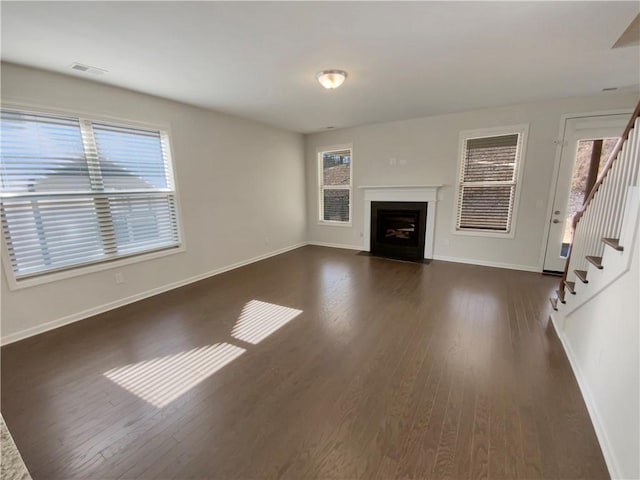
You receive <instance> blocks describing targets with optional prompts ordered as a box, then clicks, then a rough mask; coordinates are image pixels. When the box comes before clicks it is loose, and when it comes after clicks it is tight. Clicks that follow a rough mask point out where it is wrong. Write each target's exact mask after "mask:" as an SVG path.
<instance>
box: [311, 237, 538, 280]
mask: <svg viewBox="0 0 640 480" xmlns="http://www.w3.org/2000/svg"><path fill="white" fill-rule="evenodd" d="M307 245H317V246H319V247H330V248H346V249H348V250H364V249H363V248H362V245H345V244H342V243H328V242H317V241H309V242H307ZM433 259H434V260H442V261H445V262H455V263H465V264H468V265H480V266H483V267H496V268H508V269H509V270H523V271H525V272H536V273H540V272H541V271H542V270H541V269H540V268H539V267H538V266H534V265H516V264H512V263H500V262H487V261H484V260H474V259H470V258H460V257H447V256H444V255H434V257H433Z"/></svg>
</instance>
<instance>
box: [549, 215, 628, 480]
mask: <svg viewBox="0 0 640 480" xmlns="http://www.w3.org/2000/svg"><path fill="white" fill-rule="evenodd" d="M635 223H636V226H635V228H636V232H637V229H638V224H640V216H637V215H636V219H635ZM624 247H625V251H626V252H628V253H629V254H630V255H631V256H632V257H631V259H630V268H629V270H628V271H626V272H625V273H624V274H623V275H622V276H620V277H618V278H617V279H616V280H615V281H613V282H612V283H609V284H608V286H607V287H606V288H604V289H603V290H601V291H600V292H599V293H597V294H596V295H595V296H594V297H592V298H590V299H589V300H588V301H587V302H586V303H584V304H583V305H581V306H579V307H578V308H576V309H575V310H573V311H572V312H570V313H569V314H567V315H566V316H565V317H564V318H562V315H554V324H555V325H556V328H557V329H558V333H559V335H560V338H561V339H562V343H563V345H564V346H565V350H566V352H567V356H568V357H569V360H570V361H571V365H572V367H573V370H574V372H575V374H576V377H577V379H578V382H579V384H580V388H581V390H582V394H583V397H584V399H585V402H586V404H587V407H588V408H589V413H590V414H591V418H592V420H593V424H594V427H595V428H596V432H597V433H598V438H599V440H600V444H601V446H602V449H603V452H604V454H605V458H606V460H607V465H608V466H609V471H610V473H611V475H612V477H614V478H625V479H637V478H640V459H639V458H638V452H639V451H640V409H639V408H638V407H639V405H640V295H639V293H640V234H638V233H636V235H635V242H633V243H632V244H631V245H629V244H625V245H624ZM613 255H621V256H622V254H618V253H617V252H613V250H611V251H609V252H607V251H605V256H604V257H603V265H604V270H602V271H601V272H602V273H600V272H595V271H592V269H591V267H589V268H590V269H591V270H590V271H589V274H588V275H589V276H590V278H592V277H593V278H592V280H590V282H589V285H587V287H586V288H585V291H584V292H578V293H577V294H576V296H575V297H576V298H575V299H576V300H580V296H581V295H588V293H589V292H588V289H589V288H590V287H592V284H595V285H593V287H598V285H597V283H598V280H599V279H598V274H599V273H600V275H604V274H605V272H606V271H607V270H611V269H612V268H614V269H615V267H616V265H615V262H614V261H613V260H614V259H613ZM609 273H613V274H614V275H615V272H609ZM569 300H572V301H573V300H574V299H573V298H572V299H569ZM561 310H562V309H561ZM559 313H561V312H559ZM556 317H559V318H556Z"/></svg>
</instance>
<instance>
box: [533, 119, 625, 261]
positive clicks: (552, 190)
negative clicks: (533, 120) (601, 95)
mask: <svg viewBox="0 0 640 480" xmlns="http://www.w3.org/2000/svg"><path fill="white" fill-rule="evenodd" d="M632 113H633V109H631V108H618V109H613V110H599V111H594V112H583V113H565V114H563V115H561V116H560V124H559V126H558V136H557V137H556V140H554V141H553V143H555V144H556V154H555V159H554V162H553V174H552V177H551V185H550V187H549V193H548V194H547V208H546V211H545V217H544V218H545V223H544V234H543V236H542V244H541V245H540V255H539V258H538V271H539V272H540V273H542V272H543V270H544V257H545V255H546V253H547V242H548V241H549V222H551V216H552V215H553V203H554V200H555V196H556V187H557V186H558V174H559V172H560V160H561V159H562V150H563V149H564V147H565V146H566V145H565V142H566V140H565V138H564V137H565V132H566V130H567V121H569V120H573V119H577V118H585V117H598V116H603V115H631V114H632Z"/></svg>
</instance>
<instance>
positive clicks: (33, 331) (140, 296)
mask: <svg viewBox="0 0 640 480" xmlns="http://www.w3.org/2000/svg"><path fill="white" fill-rule="evenodd" d="M306 244H307V243H306V242H301V243H297V244H295V245H291V246H289V247H284V248H281V249H279V250H274V251H272V252H269V253H265V254H262V255H258V256H257V257H253V258H250V259H248V260H243V261H240V262H236V263H233V264H231V265H227V266H224V267H220V268H217V269H215V270H211V271H209V272H205V273H201V274H199V275H195V276H193V277H189V278H186V279H184V280H179V281H177V282H173V283H169V284H167V285H163V286H161V287H156V288H153V289H151V290H147V291H144V292H140V293H136V294H135V295H131V296H129V297H125V298H121V299H119V300H115V301H113V302H109V303H105V304H103V305H100V306H97V307H93V308H89V309H87V310H83V311H81V312H77V313H72V314H71V315H67V316H65V317H62V318H59V319H57V320H52V321H50V322H47V323H44V324H41V325H37V326H35V327H31V328H27V329H25V330H20V331H19V332H16V333H12V334H10V335H7V336H4V337H2V338H1V339H0V344H1V345H8V344H9V343H13V342H17V341H18V340H23V339H25V338H28V337H32V336H34V335H37V334H39V333H44V332H47V331H49V330H53V329H55V328H58V327H62V326H64V325H68V324H70V323H74V322H77V321H80V320H84V319H86V318H89V317H93V316H94V315H98V314H100V313H104V312H108V311H109V310H113V309H115V308H119V307H123V306H125V305H128V304H130V303H133V302H137V301H139V300H144V299H145V298H149V297H153V296H154V295H158V294H160V293H164V292H167V291H169V290H173V289H175V288H179V287H182V286H185V285H189V284H190V283H194V282H198V281H200V280H204V279H205V278H209V277H213V276H215V275H219V274H221V273H224V272H228V271H229V270H234V269H236V268H240V267H244V266H246V265H249V264H251V263H255V262H259V261H260V260H265V259H267V258H270V257H275V256H276V255H280V254H283V253H286V252H289V251H291V250H295V249H296V248H300V247H304V246H305V245H306Z"/></svg>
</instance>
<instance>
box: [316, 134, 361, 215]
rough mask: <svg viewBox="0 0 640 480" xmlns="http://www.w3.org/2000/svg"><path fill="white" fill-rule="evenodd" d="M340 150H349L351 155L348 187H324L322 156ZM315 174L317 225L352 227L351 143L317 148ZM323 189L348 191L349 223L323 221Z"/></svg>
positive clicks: (351, 158) (351, 156)
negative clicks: (316, 176)
mask: <svg viewBox="0 0 640 480" xmlns="http://www.w3.org/2000/svg"><path fill="white" fill-rule="evenodd" d="M340 150H349V152H351V155H350V157H349V185H348V186H347V185H324V184H323V183H322V182H323V180H324V171H323V164H322V155H323V154H324V153H327V152H337V151H340ZM316 173H317V175H318V178H317V182H316V183H317V187H318V216H317V219H318V225H324V226H341V227H352V226H353V144H352V143H344V144H341V145H331V146H328V147H318V148H317V149H316ZM325 187H326V188H328V189H330V190H348V191H349V221H348V222H340V221H335V220H325V219H324V211H323V207H324V204H323V202H324V195H323V194H324V190H325Z"/></svg>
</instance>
